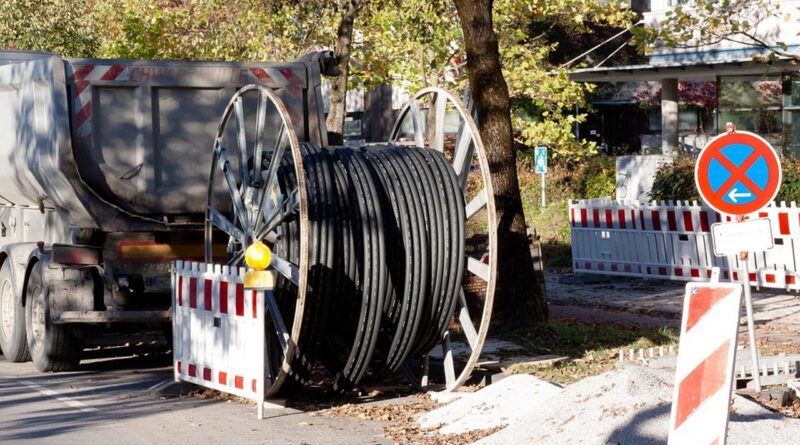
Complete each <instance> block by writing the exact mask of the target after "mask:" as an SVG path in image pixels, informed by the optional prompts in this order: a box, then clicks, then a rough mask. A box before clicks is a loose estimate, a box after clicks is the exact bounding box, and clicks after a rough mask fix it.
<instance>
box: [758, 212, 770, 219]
mask: <svg viewBox="0 0 800 445" xmlns="http://www.w3.org/2000/svg"><path fill="white" fill-rule="evenodd" d="M767 216H769V215H768V214H767V212H759V213H758V217H759V218H766V217H767Z"/></svg>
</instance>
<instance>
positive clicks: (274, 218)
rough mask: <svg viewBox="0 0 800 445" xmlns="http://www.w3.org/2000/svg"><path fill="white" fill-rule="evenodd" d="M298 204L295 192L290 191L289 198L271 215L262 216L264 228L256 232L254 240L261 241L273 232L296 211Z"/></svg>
mask: <svg viewBox="0 0 800 445" xmlns="http://www.w3.org/2000/svg"><path fill="white" fill-rule="evenodd" d="M299 204H300V202H299V201H298V199H297V190H294V191H292V192H291V193H290V194H289V196H287V197H286V198H284V199H283V201H281V202H279V203H278V205H277V206H275V208H273V209H272V211H271V213H269V214H264V221H266V222H265V223H264V226H263V227H261V229H259V230H258V232H256V238H257V239H261V238H263V237H264V236H266V235H267V234H268V233H270V232H272V231H273V230H275V228H276V227H278V224H280V223H282V222H283V221H284V220H285V219H286V218H287V217H288V216H289V215H291V214H292V213H294V212H295V211H296V210H297V207H298V205H299Z"/></svg>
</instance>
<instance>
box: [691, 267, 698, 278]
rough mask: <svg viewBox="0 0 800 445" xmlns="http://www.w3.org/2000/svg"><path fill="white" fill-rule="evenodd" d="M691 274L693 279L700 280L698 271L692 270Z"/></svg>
mask: <svg viewBox="0 0 800 445" xmlns="http://www.w3.org/2000/svg"><path fill="white" fill-rule="evenodd" d="M691 274H692V277H693V278H700V269H692V270H691Z"/></svg>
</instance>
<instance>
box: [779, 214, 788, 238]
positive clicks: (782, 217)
mask: <svg viewBox="0 0 800 445" xmlns="http://www.w3.org/2000/svg"><path fill="white" fill-rule="evenodd" d="M778 226H779V227H780V230H781V235H789V215H788V214H787V213H778Z"/></svg>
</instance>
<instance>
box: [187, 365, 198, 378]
mask: <svg viewBox="0 0 800 445" xmlns="http://www.w3.org/2000/svg"><path fill="white" fill-rule="evenodd" d="M188 368H189V369H188V371H189V377H197V366H195V365H194V364H193V363H189V366H188Z"/></svg>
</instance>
